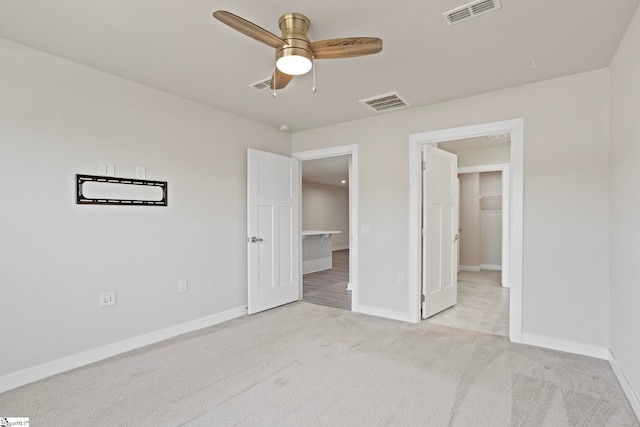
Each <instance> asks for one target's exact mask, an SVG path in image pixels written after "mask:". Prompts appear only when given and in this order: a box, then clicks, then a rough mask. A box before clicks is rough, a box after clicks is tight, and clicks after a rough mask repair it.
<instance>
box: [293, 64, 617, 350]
mask: <svg viewBox="0 0 640 427" xmlns="http://www.w3.org/2000/svg"><path fill="white" fill-rule="evenodd" d="M608 77H609V74H608V70H606V69H605V70H598V71H593V72H589V73H584V74H578V75H573V76H569V77H564V78H559V79H554V80H548V81H544V82H541V83H537V84H532V85H526V86H520V87H515V88H511V89H506V90H502V91H498V92H492V93H488V94H483V95H479V96H475V97H470V98H464V99H459V100H455V101H451V102H446V103H442V104H437V105H432V106H428V107H424V108H415V109H411V110H404V111H400V112H397V113H389V114H380V115H376V116H374V117H372V118H370V119H364V120H359V121H353V122H349V123H343V124H339V125H335V126H328V127H324V128H321V129H315V130H310V131H306V132H300V133H296V134H294V135H293V146H294V147H293V149H294V151H304V150H311V149H318V148H323V147H328V146H340V145H346V144H353V143H354V141H356V142H358V144H359V155H360V163H359V167H360V169H359V184H360V187H359V190H360V197H359V209H360V211H359V220H360V225H361V227H362V226H363V225H369V226H370V231H371V233H370V235H361V236H360V239H361V240H360V242H361V245H360V248H361V249H360V259H359V263H360V266H361V270H360V271H361V273H360V281H359V283H360V286H359V288H358V299H359V301H358V304H359V305H364V306H367V307H374V308H377V309H379V310H380V312H386V313H387V314H389V313H408V311H409V307H408V301H409V297H408V287H407V286H399V285H397V284H396V281H395V278H396V274H397V273H398V272H399V273H404V274H405V277H408V274H407V273H408V256H409V240H408V226H407V220H408V217H409V212H408V206H409V182H408V175H409V173H408V160H409V153H408V148H409V144H408V140H409V135H410V134H412V133H419V132H425V131H430V130H437V129H446V128H454V127H461V126H466V125H471V124H478V123H487V122H495V121H500V120H507V119H513V118H518V117H523V118H524V119H525V159H524V161H525V165H524V174H525V175H524V180H525V181H524V187H525V188H524V191H525V194H524V254H525V258H524V266H523V270H524V277H523V294H524V298H525V299H524V303H523V329H524V332H525V333H530V334H537V335H542V336H548V337H554V338H558V339H561V340H569V341H575V342H579V343H583V344H587V345H595V346H604V347H607V346H608V344H609V302H608V301H609V284H608V282H609V269H608V263H607V259H608V208H607V204H606V202H605V201H606V200H607V197H608V165H607V163H606V160H605V159H606V158H607V156H608V137H609V136H608V133H609V127H608ZM404 95H405V96H407V97H408V98H409V100H410V99H411V94H410V93H406V94H404Z"/></svg>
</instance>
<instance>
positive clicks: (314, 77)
mask: <svg viewBox="0 0 640 427" xmlns="http://www.w3.org/2000/svg"><path fill="white" fill-rule="evenodd" d="M311 67H313V89H311V90H312V92H313V93H316V58H315V57H313V56H312V57H311Z"/></svg>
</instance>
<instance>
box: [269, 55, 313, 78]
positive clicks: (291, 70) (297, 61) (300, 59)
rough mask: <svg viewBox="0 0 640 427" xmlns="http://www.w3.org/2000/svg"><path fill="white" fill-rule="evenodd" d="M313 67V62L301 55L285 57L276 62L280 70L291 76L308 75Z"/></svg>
mask: <svg viewBox="0 0 640 427" xmlns="http://www.w3.org/2000/svg"><path fill="white" fill-rule="evenodd" d="M311 66H312V63H311V60H310V59H309V58H307V57H305V56H301V55H285V56H283V57H281V58H278V60H277V61H276V67H278V70H280V71H282V72H283V73H285V74H289V75H290V76H299V75H301V74H305V73H308V72H309V71H310V70H311Z"/></svg>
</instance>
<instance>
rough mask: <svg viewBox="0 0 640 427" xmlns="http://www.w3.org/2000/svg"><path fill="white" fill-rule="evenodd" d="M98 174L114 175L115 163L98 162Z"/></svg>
mask: <svg viewBox="0 0 640 427" xmlns="http://www.w3.org/2000/svg"><path fill="white" fill-rule="evenodd" d="M98 175H100V176H116V165H115V164H114V163H100V164H99V165H98Z"/></svg>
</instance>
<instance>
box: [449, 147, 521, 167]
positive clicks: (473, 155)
mask: <svg viewBox="0 0 640 427" xmlns="http://www.w3.org/2000/svg"><path fill="white" fill-rule="evenodd" d="M456 154H457V155H458V167H459V168H461V167H465V166H479V165H491V164H498V163H509V162H510V161H511V147H510V146H508V145H501V146H498V147H486V148H481V149H477V150H465V151H460V152H458V153H456Z"/></svg>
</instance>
